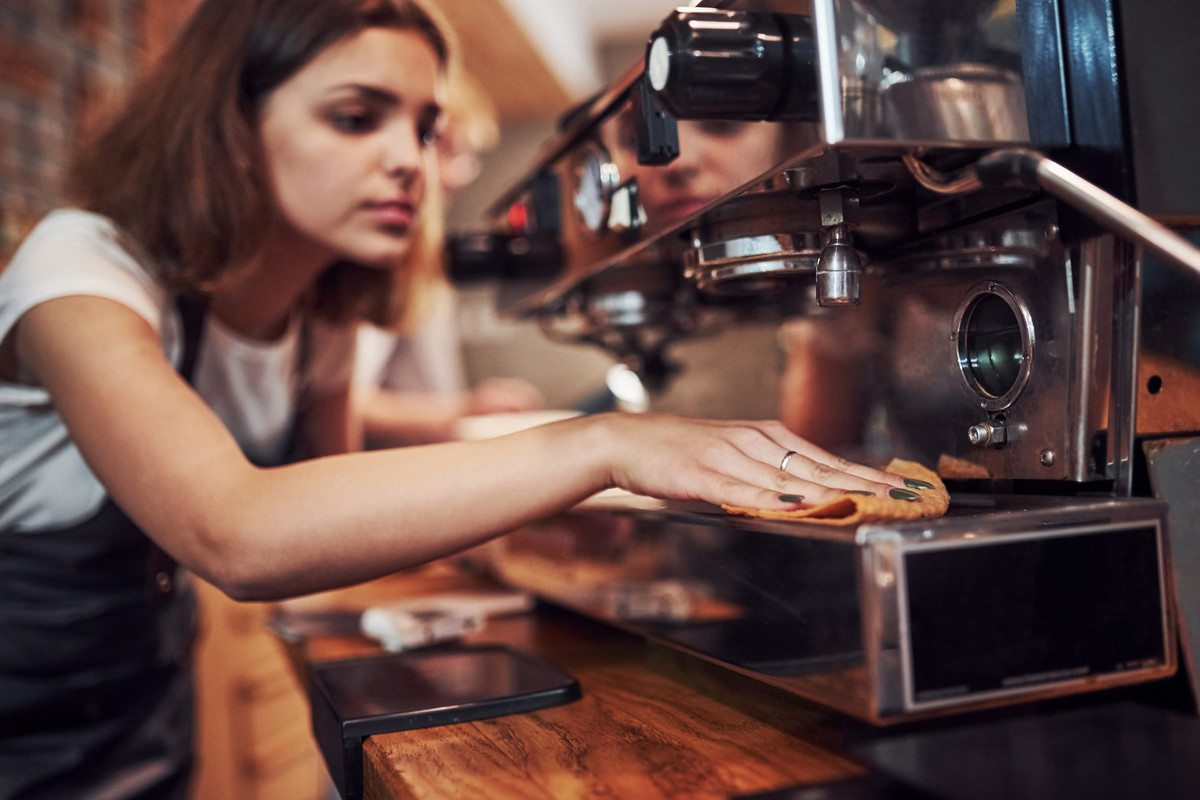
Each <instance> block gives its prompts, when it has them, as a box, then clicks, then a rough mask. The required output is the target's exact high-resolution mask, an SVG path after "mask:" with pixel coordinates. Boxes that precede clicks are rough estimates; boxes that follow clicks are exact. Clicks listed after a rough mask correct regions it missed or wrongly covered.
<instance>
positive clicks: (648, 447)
mask: <svg viewBox="0 0 1200 800" xmlns="http://www.w3.org/2000/svg"><path fill="white" fill-rule="evenodd" d="M604 424H606V425H610V426H611V431H610V435H609V437H608V442H609V450H608V452H607V453H606V455H607V458H608V463H609V464H610V465H611V473H610V474H611V480H612V482H613V483H614V484H615V485H616V486H620V487H621V488H623V489H627V490H629V491H631V492H635V493H637V494H644V495H651V496H655V497H668V498H674V499H682V500H705V501H708V502H710V503H714V504H717V505H721V504H727V505H737V506H745V507H749V508H764V509H778V510H786V509H791V508H796V507H798V506H810V505H817V504H820V503H823V502H826V501H828V500H833V499H836V498H837V497H839V496H840V495H842V494H845V493H846V492H869V493H870V494H872V495H875V496H878V497H887V496H888V493H889V492H890V491H891V490H892V489H904V479H903V478H902V477H900V476H898V475H894V474H892V473H889V472H883V471H881V470H877V469H872V468H871V467H866V466H862V465H861V464H854V463H851V462H849V461H846V460H844V459H841V458H838V457H837V456H834V455H832V454H830V453H827V452H826V451H824V450H822V449H821V448H819V447H817V446H815V445H813V444H811V443H810V442H808V441H806V440H804V439H801V438H800V437H799V436H796V435H795V434H793V433H791V432H789V431H788V430H787V429H786V428H785V427H783V425H782V424H781V423H779V422H725V421H701V420H685V419H681V418H678V417H671V416H664V415H657V414H655V415H612V416H611V417H608V418H607V421H606V422H605V423H604ZM789 453H792V455H791V456H790V457H788V458H787V459H786V469H784V468H783V467H784V461H785V457H786V456H787V455H788V454H789Z"/></svg>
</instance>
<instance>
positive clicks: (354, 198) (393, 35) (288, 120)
mask: <svg viewBox="0 0 1200 800" xmlns="http://www.w3.org/2000/svg"><path fill="white" fill-rule="evenodd" d="M440 86H441V69H440V65H439V63H438V58H437V55H436V53H435V52H434V49H433V47H432V46H431V45H430V44H429V43H428V42H427V41H426V40H425V38H424V37H422V36H421V35H420V34H419V33H416V32H414V31H411V30H397V29H392V28H368V29H367V30H365V31H363V32H361V33H359V34H357V35H355V36H352V37H350V38H348V39H345V40H343V41H341V42H338V43H337V44H334V45H332V46H330V47H329V48H327V49H326V50H324V51H323V52H321V53H320V54H319V55H318V56H317V57H316V58H314V59H313V60H312V61H310V62H309V63H308V64H307V65H306V66H304V67H303V68H302V69H301V70H300V71H298V72H297V73H296V74H295V75H293V76H292V77H291V78H289V79H288V80H287V81H285V82H284V83H282V84H280V85H279V87H278V88H277V89H275V90H274V91H273V92H272V93H271V95H270V96H269V97H268V99H267V101H266V103H265V104H264V106H263V109H262V113H261V117H260V134H261V136H262V142H263V148H264V151H265V154H266V161H267V168H268V174H269V176H270V180H271V184H272V187H273V191H274V197H275V203H276V206H277V209H278V211H279V214H280V218H281V221H282V226H281V230H280V231H278V233H281V234H282V235H283V236H285V237H286V238H288V240H289V243H290V244H292V245H293V246H296V245H299V246H300V247H301V248H302V249H305V250H308V251H311V252H314V253H315V254H316V255H319V256H321V257H329V258H346V259H350V260H352V261H356V262H358V263H361V264H364V265H367V266H375V267H380V268H388V267H392V266H394V265H395V264H396V263H397V261H398V259H399V258H400V257H401V256H403V255H404V254H405V253H407V252H408V249H409V248H410V247H411V245H412V241H413V236H414V233H415V230H416V228H415V224H416V219H417V215H418V213H419V211H420V208H421V203H422V201H423V200H424V197H425V185H426V180H427V175H428V168H429V166H430V165H431V163H432V159H433V148H432V147H430V146H429V145H430V144H431V143H432V141H433V139H434V132H435V127H436V125H437V123H438V115H439V112H440V106H439V104H438V97H437V96H438V93H439V91H440Z"/></svg>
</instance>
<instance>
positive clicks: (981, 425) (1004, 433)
mask: <svg viewBox="0 0 1200 800" xmlns="http://www.w3.org/2000/svg"><path fill="white" fill-rule="evenodd" d="M967 441H968V442H970V443H971V444H973V445H975V446H976V447H999V446H1000V445H1002V444H1004V443H1006V442H1007V441H1008V429H1007V428H1005V427H1004V425H1003V424H995V425H993V424H992V423H990V422H977V423H975V424H974V425H972V426H971V427H970V428H968V429H967Z"/></svg>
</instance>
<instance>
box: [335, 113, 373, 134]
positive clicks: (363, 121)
mask: <svg viewBox="0 0 1200 800" xmlns="http://www.w3.org/2000/svg"><path fill="white" fill-rule="evenodd" d="M329 121H330V123H331V124H332V125H333V127H334V128H336V129H337V130H339V131H341V132H343V133H366V132H368V131H370V130H373V129H374V127H375V116H374V115H373V114H371V113H370V112H367V111H338V112H335V113H333V114H331V115H330V117H329Z"/></svg>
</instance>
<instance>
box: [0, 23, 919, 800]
mask: <svg viewBox="0 0 1200 800" xmlns="http://www.w3.org/2000/svg"><path fill="white" fill-rule="evenodd" d="M447 57H448V56H447V47H446V44H445V39H444V38H443V36H442V34H441V33H440V31H439V29H438V26H437V25H436V24H434V22H433V21H432V20H431V18H430V17H429V16H428V14H427V13H426V12H424V11H422V10H421V9H420V8H419V7H418V6H416V5H414V4H412V3H411V2H409V0H206V2H204V3H202V5H201V7H200V8H199V10H198V11H197V13H196V14H195V16H194V18H193V20H192V21H191V22H190V24H189V26H188V27H187V29H186V30H185V32H184V33H183V35H182V37H181V39H180V40H179V41H178V43H177V44H176V46H175V47H174V48H173V49H172V50H171V52H170V53H169V55H168V56H167V57H166V59H165V61H164V63H163V64H162V66H161V68H160V69H159V70H158V72H157V73H156V74H155V75H154V76H153V77H152V78H151V79H150V80H149V81H148V82H146V83H145V84H144V85H143V86H141V87H140V89H138V90H137V91H136V92H135V93H134V95H133V96H132V98H131V100H130V103H129V105H128V107H127V108H126V109H125V111H124V112H123V113H122V114H121V115H120V116H119V117H117V118H116V120H115V121H114V122H113V123H112V124H111V126H110V127H109V128H108V129H107V131H106V132H105V133H104V134H103V135H102V136H101V137H100V138H99V139H98V140H97V141H96V142H94V143H93V144H92V145H91V149H90V150H89V151H88V152H87V155H86V156H85V157H84V158H83V160H82V162H81V165H80V167H79V170H78V176H77V177H78V186H79V192H78V200H79V208H76V209H68V210H62V211H59V212H56V213H54V214H52V215H50V216H49V217H48V218H47V219H46V220H45V221H43V222H42V224H41V225H40V226H39V227H38V228H37V229H36V230H35V231H34V232H33V233H32V235H31V236H30V237H29V239H28V240H27V242H26V243H25V244H24V245H23V246H22V248H21V249H20V250H19V251H18V253H17V254H16V255H15V257H14V259H13V260H12V262H11V263H10V265H9V266H8V268H7V269H6V270H5V272H4V273H3V274H2V275H0V797H14V796H27V795H28V796H37V797H63V796H74V795H86V796H88V797H100V796H102V797H150V796H154V797H159V796H172V793H173V792H174V793H181V792H182V791H183V787H184V785H185V782H186V774H187V762H188V758H189V750H190V748H189V742H188V735H189V730H190V722H189V720H190V717H189V711H190V703H189V686H188V675H187V669H186V663H187V661H186V649H187V647H186V643H187V630H188V628H187V619H188V609H187V602H186V592H183V591H180V589H179V587H178V586H176V585H175V583H174V574H175V573H174V569H173V563H172V562H178V563H179V564H182V565H183V566H185V567H186V568H187V569H189V570H191V571H192V572H194V573H196V574H198V575H201V576H203V577H204V578H205V579H207V580H209V581H211V582H212V583H214V584H215V585H217V586H218V587H220V588H221V589H223V590H224V591H226V592H227V593H229V594H230V595H231V596H233V597H235V598H240V599H266V598H279V597H285V596H288V595H295V594H301V593H305V592H312V591H316V590H320V589H327V588H331V587H335V586H339V585H343V584H349V583H353V582H356V581H362V580H365V579H368V578H373V577H377V576H380V575H383V574H386V573H389V572H392V571H395V570H398V569H400V568H403V567H406V566H410V565H413V564H417V563H419V562H422V561H425V560H427V559H432V558H436V557H438V556H442V555H444V554H448V553H451V552H453V551H455V550H458V549H461V548H466V547H470V546H472V545H474V544H477V543H479V542H481V541H483V540H485V539H486V538H488V537H490V536H494V535H496V534H499V533H502V532H504V531H507V530H510V529H512V528H513V527H515V526H518V525H520V524H522V523H524V522H526V521H529V520H532V519H534V518H537V517H540V516H543V515H547V514H551V513H553V512H556V511H558V510H560V509H563V508H566V507H568V506H570V505H572V504H573V503H576V502H578V501H580V500H582V499H583V498H585V497H587V496H589V495H591V494H593V493H595V492H597V491H599V490H602V489H604V488H606V487H609V486H621V487H623V488H625V489H628V490H630V491H633V492H637V493H641V494H649V495H657V496H663V497H670V498H691V499H702V500H707V501H710V502H713V503H733V504H737V505H742V506H760V507H767V508H789V507H795V506H796V505H797V503H800V502H819V501H822V500H825V499H828V498H830V497H831V496H834V495H837V494H839V493H841V492H844V491H847V490H857V491H869V492H874V493H884V492H888V491H890V490H892V489H894V488H898V487H902V486H903V481H902V479H900V478H898V477H896V476H894V475H890V474H887V473H883V472H879V471H876V470H872V469H868V468H866V467H861V466H857V465H853V464H849V463H846V462H843V461H840V460H837V459H835V458H833V457H831V456H830V455H828V454H826V453H824V452H822V451H820V450H818V449H817V448H814V447H812V446H811V445H809V444H808V443H807V442H805V441H804V440H801V439H799V438H797V437H795V436H794V435H792V434H789V433H788V432H787V431H786V430H785V429H784V428H783V427H782V426H781V425H779V424H777V423H746V424H741V423H726V422H692V421H685V420H681V419H676V418H668V417H662V416H646V417H633V416H622V415H608V416H597V417H590V418H582V419H577V420H571V421H567V422H563V423H559V424H555V425H549V426H545V427H543V428H538V429H533V430H530V431H527V432H523V433H520V434H516V435H513V436H509V437H504V438H500V439H495V440H490V441H485V442H470V443H451V444H445V445H437V446H430V447H421V448H407V449H401V450H385V451H378V452H372V453H356V454H349V455H342V453H346V452H348V451H351V450H353V449H355V446H356V444H357V435H356V432H355V430H354V427H353V426H352V425H351V424H350V422H349V415H348V414H347V409H348V403H349V398H348V394H349V380H350V364H351V360H352V359H351V355H352V347H353V344H352V342H353V330H354V323H355V322H356V321H357V320H359V319H362V318H371V319H375V320H378V321H383V320H384V318H385V317H387V316H388V315H390V314H394V313H396V312H397V311H402V310H403V308H402V306H403V299H404V298H405V297H406V296H411V292H412V291H413V290H414V286H415V285H416V284H418V283H419V281H420V276H419V275H414V274H411V273H410V272H406V271H404V270H397V269H396V268H395V265H397V264H398V263H401V262H402V260H403V256H404V255H405V253H406V252H407V251H408V250H409V249H410V248H411V247H413V240H414V237H415V235H416V234H415V231H416V230H417V223H418V220H419V217H420V213H421V206H422V198H423V196H424V193H425V190H426V187H425V183H426V160H427V158H428V157H429V155H430V147H429V145H430V143H431V142H432V141H433V139H434V137H435V136H436V133H437V129H438V117H439V91H440V86H441V81H442V76H443V73H444V71H445V69H446V63H447ZM392 298H399V302H393V301H392ZM789 451H796V454H795V455H793V456H792V457H791V458H790V459H787V460H786V471H784V469H783V468H782V467H781V464H784V462H785V459H784V456H785V454H787V453H789ZM296 452H299V453H302V454H303V455H304V456H306V457H308V458H307V460H301V461H297V462H295V463H291V464H290V465H287V466H280V464H282V463H284V462H285V461H288V460H289V457H291V456H293V454H295V453H296ZM800 498H803V500H801V499H800Z"/></svg>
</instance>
